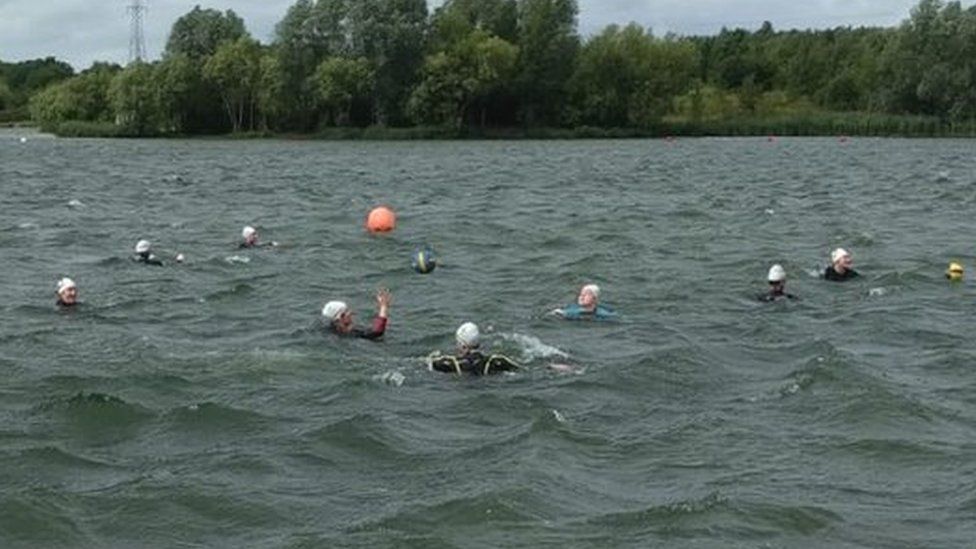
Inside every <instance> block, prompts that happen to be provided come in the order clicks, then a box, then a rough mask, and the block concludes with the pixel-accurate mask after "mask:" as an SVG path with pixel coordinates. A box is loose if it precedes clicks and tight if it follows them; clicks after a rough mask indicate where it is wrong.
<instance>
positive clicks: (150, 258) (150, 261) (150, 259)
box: [136, 252, 163, 267]
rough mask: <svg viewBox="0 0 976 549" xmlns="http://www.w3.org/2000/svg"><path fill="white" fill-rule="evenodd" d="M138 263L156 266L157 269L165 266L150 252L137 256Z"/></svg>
mask: <svg viewBox="0 0 976 549" xmlns="http://www.w3.org/2000/svg"><path fill="white" fill-rule="evenodd" d="M136 261H138V262H139V263H145V264H146V265H156V266H157V267H162V266H163V262H162V261H161V260H160V259H159V258H158V257H156V256H154V255H153V254H152V253H150V252H146V253H143V254H139V255H137V256H136Z"/></svg>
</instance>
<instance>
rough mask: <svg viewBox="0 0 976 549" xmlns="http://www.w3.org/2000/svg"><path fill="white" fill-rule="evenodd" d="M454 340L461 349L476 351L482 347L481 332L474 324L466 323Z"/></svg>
mask: <svg viewBox="0 0 976 549" xmlns="http://www.w3.org/2000/svg"><path fill="white" fill-rule="evenodd" d="M454 339H455V341H457V345H458V347H459V348H461V349H476V348H477V347H478V345H481V331H480V330H479V329H478V325H477V324H475V323H474V322H465V323H464V324H462V325H461V327H460V328H458V329H457V331H456V332H454Z"/></svg>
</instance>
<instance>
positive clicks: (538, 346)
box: [502, 334, 569, 361]
mask: <svg viewBox="0 0 976 549" xmlns="http://www.w3.org/2000/svg"><path fill="white" fill-rule="evenodd" d="M502 338H503V339H505V340H506V341H511V342H513V343H515V344H516V345H518V347H519V349H520V350H521V351H522V359H523V360H525V361H529V360H534V359H537V358H552V357H554V356H555V357H560V358H568V357H569V353H567V352H566V351H563V350H562V349H559V348H557V347H553V346H552V345H546V344H545V343H543V342H542V340H540V339H539V338H537V337H535V336H530V335H524V334H511V335H507V334H502Z"/></svg>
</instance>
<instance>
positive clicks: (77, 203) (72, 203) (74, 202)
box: [68, 198, 85, 208]
mask: <svg viewBox="0 0 976 549" xmlns="http://www.w3.org/2000/svg"><path fill="white" fill-rule="evenodd" d="M68 206H71V207H72V208H84V207H85V203H84V202H82V201H81V200H78V199H77V198H74V199H72V200H70V201H69V202H68Z"/></svg>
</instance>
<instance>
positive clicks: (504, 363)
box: [427, 322, 518, 376]
mask: <svg viewBox="0 0 976 549" xmlns="http://www.w3.org/2000/svg"><path fill="white" fill-rule="evenodd" d="M454 337H455V340H456V341H457V355H455V356H450V355H447V356H445V355H442V354H440V352H434V353H432V354H431V355H430V356H429V357H427V368H428V369H430V370H431V371H432V372H443V373H445V374H457V375H459V376H460V375H462V374H468V375H474V376H488V375H492V374H500V373H502V372H508V371H512V370H518V365H517V364H515V362H514V361H512V359H510V358H508V357H506V356H503V355H485V354H484V353H482V352H481V331H480V330H478V325H477V324H474V323H473V322H465V323H464V324H462V325H461V327H460V328H458V329H457V332H455V334H454Z"/></svg>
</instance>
